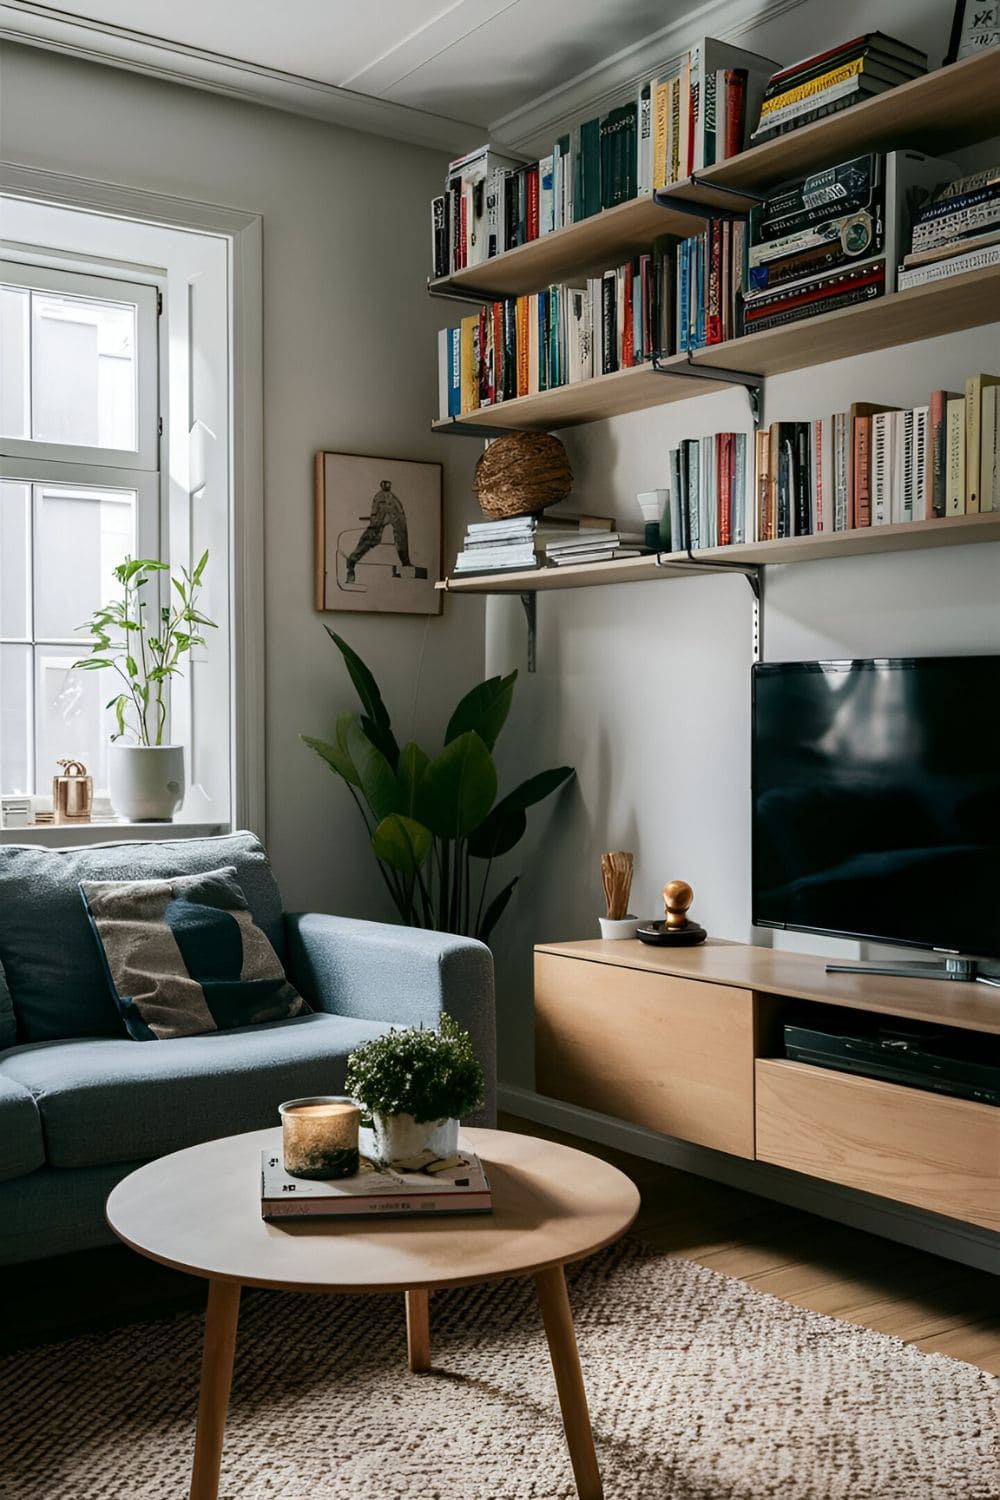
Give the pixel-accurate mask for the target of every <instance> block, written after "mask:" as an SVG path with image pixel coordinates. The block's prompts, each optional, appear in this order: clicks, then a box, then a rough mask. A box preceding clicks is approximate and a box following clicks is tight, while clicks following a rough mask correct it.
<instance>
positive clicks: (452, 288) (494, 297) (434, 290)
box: [427, 277, 504, 304]
mask: <svg viewBox="0 0 1000 1500" xmlns="http://www.w3.org/2000/svg"><path fill="white" fill-rule="evenodd" d="M427 291H428V293H429V294H430V296H432V297H443V298H444V300H445V301H446V302H476V303H478V304H482V303H483V302H502V301H503V297H504V294H503V293H502V292H480V291H476V289H475V287H471V286H456V285H455V283H454V282H453V281H450V280H449V279H448V278H447V277H439V278H438V279H437V280H436V281H434V280H432V279H431V278H430V277H428V279H427Z"/></svg>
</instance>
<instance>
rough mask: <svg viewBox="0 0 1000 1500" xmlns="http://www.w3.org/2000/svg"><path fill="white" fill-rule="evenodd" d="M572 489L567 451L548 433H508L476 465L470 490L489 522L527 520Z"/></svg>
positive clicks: (492, 445) (571, 473)
mask: <svg viewBox="0 0 1000 1500" xmlns="http://www.w3.org/2000/svg"><path fill="white" fill-rule="evenodd" d="M572 487H573V470H572V469H571V468H570V466H569V459H568V458H567V456H566V449H565V448H564V447H563V445H562V443H561V442H560V441H559V439H558V438H556V437H552V435H551V434H550V433H547V432H510V433H508V434H507V435H506V436H505V437H502V438H497V440H496V442H495V443H491V444H490V446H489V447H488V448H487V449H486V451H485V453H484V454H483V456H482V458H481V459H480V460H479V462H478V463H477V464H476V472H475V474H474V475H473V479H472V488H473V489H474V490H475V492H476V494H477V495H478V496H479V504H480V507H481V508H482V512H483V515H484V516H486V517H487V518H488V519H489V520H491V521H502V520H504V519H505V518H506V517H507V516H530V515H532V514H533V512H535V511H536V510H544V509H545V507H546V506H547V505H555V503H556V501H557V500H564V499H565V497H566V496H567V495H568V494H569V492H570V490H571V489H572Z"/></svg>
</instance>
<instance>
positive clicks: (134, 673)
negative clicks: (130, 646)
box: [125, 656, 139, 677]
mask: <svg viewBox="0 0 1000 1500" xmlns="http://www.w3.org/2000/svg"><path fill="white" fill-rule="evenodd" d="M125 670H126V672H127V673H128V675H129V676H130V677H138V675H139V663H138V662H137V661H136V659H135V657H134V656H126V658H125Z"/></svg>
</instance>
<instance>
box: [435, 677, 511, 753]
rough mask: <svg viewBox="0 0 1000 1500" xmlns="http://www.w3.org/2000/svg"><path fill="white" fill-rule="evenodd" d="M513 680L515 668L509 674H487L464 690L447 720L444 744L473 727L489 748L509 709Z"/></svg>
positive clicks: (498, 732) (493, 742)
mask: <svg viewBox="0 0 1000 1500" xmlns="http://www.w3.org/2000/svg"><path fill="white" fill-rule="evenodd" d="M516 681H517V672H516V671H515V672H511V674H510V676H509V677H490V678H488V679H487V681H486V682H480V683H478V684H477V686H476V687H474V688H473V689H472V690H471V692H468V693H466V695H465V697H464V698H463V699H462V700H461V702H460V703H459V705H458V707H457V708H456V709H455V712H454V713H453V714H452V716H451V718H450V719H449V720H448V728H447V729H446V730H445V734H444V742H445V744H446V745H449V744H451V742H452V740H457V739H458V737H459V735H460V734H465V733H466V731H467V730H470V729H473V730H475V732H476V734H478V736H479V738H480V739H481V740H482V742H483V744H484V745H485V746H486V748H487V750H492V749H493V746H494V745H495V744H496V742H497V737H498V735H499V734H500V731H501V729H502V728H503V726H504V724H505V723H506V720H507V715H508V713H509V712H510V704H511V699H512V697H513V696H514V683H515V682H516Z"/></svg>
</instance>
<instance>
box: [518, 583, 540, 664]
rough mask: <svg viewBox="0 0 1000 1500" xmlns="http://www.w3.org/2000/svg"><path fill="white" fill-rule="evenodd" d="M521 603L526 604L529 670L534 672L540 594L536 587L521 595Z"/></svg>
mask: <svg viewBox="0 0 1000 1500" xmlns="http://www.w3.org/2000/svg"><path fill="white" fill-rule="evenodd" d="M521 603H522V605H523V606H524V617H525V620H526V621H527V624H528V671H529V672H534V671H535V670H536V667H537V662H538V655H537V647H538V595H537V594H536V593H535V591H534V589H530V590H527V591H526V592H525V593H523V594H522V595H521Z"/></svg>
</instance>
